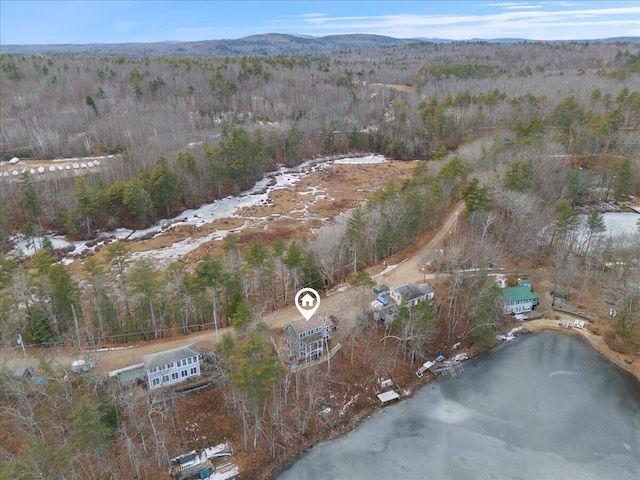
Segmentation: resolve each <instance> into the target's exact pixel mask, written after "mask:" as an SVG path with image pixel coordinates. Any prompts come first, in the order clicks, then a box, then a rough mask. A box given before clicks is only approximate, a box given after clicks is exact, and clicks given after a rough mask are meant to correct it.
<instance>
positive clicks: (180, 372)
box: [143, 343, 200, 390]
mask: <svg viewBox="0 0 640 480" xmlns="http://www.w3.org/2000/svg"><path fill="white" fill-rule="evenodd" d="M143 361H144V368H145V370H146V372H147V382H148V384H149V390H153V389H155V388H160V387H166V386H168V385H173V384H176V383H180V382H184V381H185V380H189V379H191V378H195V377H199V376H200V352H199V351H198V348H197V347H196V345H195V343H192V344H191V345H187V346H186V347H178V348H172V349H171V350H165V351H164V352H158V353H153V354H151V355H146V356H144V357H143Z"/></svg>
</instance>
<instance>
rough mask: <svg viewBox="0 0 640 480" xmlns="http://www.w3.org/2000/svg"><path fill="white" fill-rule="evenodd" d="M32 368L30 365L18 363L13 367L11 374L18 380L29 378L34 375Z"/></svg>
mask: <svg viewBox="0 0 640 480" xmlns="http://www.w3.org/2000/svg"><path fill="white" fill-rule="evenodd" d="M34 373H35V372H34V371H33V368H32V367H31V366H30V365H20V366H18V367H16V368H14V369H13V376H14V377H15V378H19V379H20V380H29V379H30V378H31V377H33V375H34Z"/></svg>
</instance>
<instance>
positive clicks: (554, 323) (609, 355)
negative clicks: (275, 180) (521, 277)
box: [523, 314, 640, 382]
mask: <svg viewBox="0 0 640 480" xmlns="http://www.w3.org/2000/svg"><path fill="white" fill-rule="evenodd" d="M564 316H565V317H566V318H573V317H571V316H570V315H567V314H564ZM558 322H559V320H555V319H545V318H543V319H540V320H529V321H526V322H525V324H524V325H523V327H524V331H525V332H527V333H535V332H540V331H544V330H552V331H556V332H563V333H568V334H573V335H580V336H582V338H584V339H585V340H586V341H587V342H588V343H589V345H591V347H592V348H593V349H594V350H596V351H597V352H598V353H599V354H600V355H602V356H603V357H604V358H605V359H606V360H608V361H609V362H611V363H613V364H614V365H616V366H617V367H618V368H620V369H622V370H624V371H625V372H627V373H629V374H631V375H632V376H633V377H634V378H635V380H636V381H638V382H640V362H636V361H635V360H636V358H637V357H638V354H637V353H633V354H624V353H619V352H616V351H615V350H612V349H611V348H610V347H609V345H607V343H606V342H605V341H604V339H603V338H602V335H599V334H596V333H594V332H592V331H590V330H589V327H591V326H592V325H595V324H589V323H586V324H585V328H571V329H568V328H566V327H561V326H560V325H558ZM626 360H631V363H627V361H626Z"/></svg>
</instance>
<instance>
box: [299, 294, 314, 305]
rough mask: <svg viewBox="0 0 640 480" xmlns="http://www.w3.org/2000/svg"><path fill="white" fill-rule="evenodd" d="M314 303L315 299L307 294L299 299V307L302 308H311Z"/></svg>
mask: <svg viewBox="0 0 640 480" xmlns="http://www.w3.org/2000/svg"><path fill="white" fill-rule="evenodd" d="M315 303H316V299H315V298H313V296H311V295H310V294H308V293H307V294H305V296H304V297H302V298H301V299H300V306H301V307H303V308H313V305H314V304H315Z"/></svg>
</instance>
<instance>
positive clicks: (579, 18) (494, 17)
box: [280, 2, 640, 40]
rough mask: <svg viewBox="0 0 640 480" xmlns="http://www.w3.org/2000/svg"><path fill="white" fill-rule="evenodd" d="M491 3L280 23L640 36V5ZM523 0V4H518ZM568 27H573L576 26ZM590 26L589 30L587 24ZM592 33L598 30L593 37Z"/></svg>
mask: <svg viewBox="0 0 640 480" xmlns="http://www.w3.org/2000/svg"><path fill="white" fill-rule="evenodd" d="M493 5H496V6H499V7H500V8H502V9H503V10H502V11H498V12H493V13H492V12H489V13H486V14H445V15H423V14H409V13H407V14H391V15H378V16H367V15H359V16H329V15H326V14H318V13H316V14H307V15H301V16H296V17H294V18H290V19H287V21H286V22H283V23H281V24H280V26H281V27H282V26H283V25H284V26H285V28H290V29H291V30H296V31H300V27H302V28H303V29H305V33H309V34H312V35H323V34H334V33H352V32H360V33H377V34H381V35H390V36H394V37H399V38H415V37H420V36H439V37H440V36H444V37H445V38H455V39H465V38H467V39H468V38H497V37H504V36H517V37H522V38H532V39H548V40H551V39H562V38H566V37H567V36H568V35H569V36H572V37H573V38H604V37H606V36H622V35H631V36H634V35H636V36H637V25H638V14H640V6H637V7H636V6H631V7H612V8H606V7H603V8H582V9H567V8H565V9H562V10H555V11H554V10H546V9H542V5H533V4H519V3H511V2H502V3H496V4H493ZM523 6H524V7H525V9H524V10H518V9H517V8H522V7H523ZM512 7H513V8H512ZM529 7H530V8H529ZM538 7H540V9H538ZM613 26H623V27H627V28H626V30H620V29H618V30H616V29H612V28H611V27H613ZM566 27H572V29H573V30H571V29H567V28H566ZM587 27H588V30H586V29H587ZM594 27H603V29H602V30H598V28H594ZM605 27H608V28H605ZM634 27H635V28H634ZM559 28H562V31H560V30H558V29H559ZM435 32H437V33H435ZM599 32H602V33H599ZM634 32H635V33H634ZM594 34H595V35H600V36H595V37H594ZM469 35H471V36H469ZM534 35H536V36H534Z"/></svg>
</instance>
